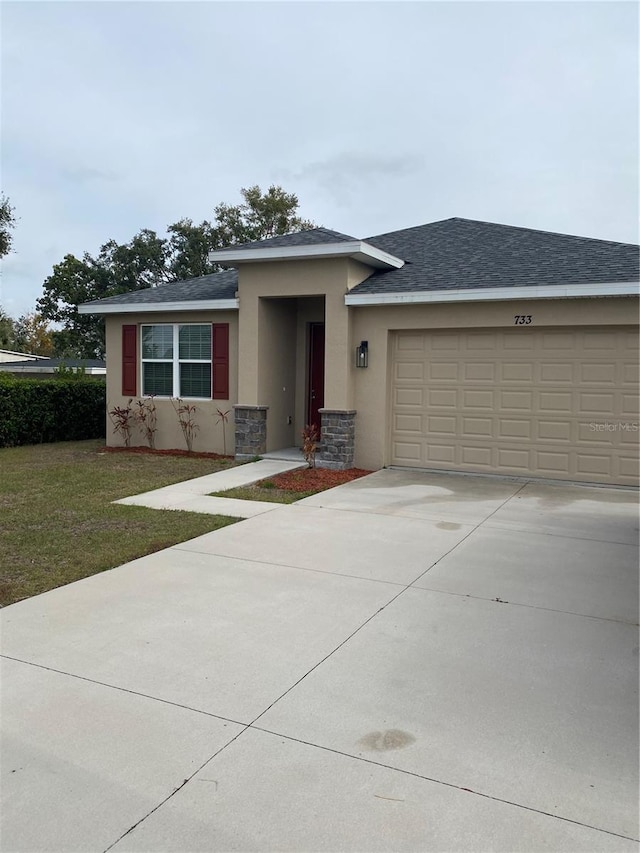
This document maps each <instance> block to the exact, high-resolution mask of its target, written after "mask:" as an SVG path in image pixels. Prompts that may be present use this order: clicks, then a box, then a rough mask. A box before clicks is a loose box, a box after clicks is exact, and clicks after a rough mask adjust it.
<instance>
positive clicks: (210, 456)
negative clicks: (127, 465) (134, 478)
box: [103, 447, 233, 459]
mask: <svg viewBox="0 0 640 853" xmlns="http://www.w3.org/2000/svg"><path fill="white" fill-rule="evenodd" d="M103 450H104V451H106V452H107V453H151V454H152V455H153V456H188V457H189V459H233V456H223V455H222V453H196V452H195V451H192V452H191V453H189V451H188V450H177V449H175V450H152V449H151V448H150V447H103Z"/></svg>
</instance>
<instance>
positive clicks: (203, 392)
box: [180, 362, 211, 397]
mask: <svg viewBox="0 0 640 853" xmlns="http://www.w3.org/2000/svg"><path fill="white" fill-rule="evenodd" d="M180 396H181V397H211V362H209V363H208V364H196V363H193V362H191V363H189V362H181V363H180Z"/></svg>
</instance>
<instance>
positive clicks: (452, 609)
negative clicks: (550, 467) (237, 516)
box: [0, 470, 638, 853]
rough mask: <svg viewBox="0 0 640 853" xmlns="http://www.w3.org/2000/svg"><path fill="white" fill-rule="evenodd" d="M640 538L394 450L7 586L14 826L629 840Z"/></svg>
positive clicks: (179, 836) (275, 836)
mask: <svg viewBox="0 0 640 853" xmlns="http://www.w3.org/2000/svg"><path fill="white" fill-rule="evenodd" d="M637 546H638V505H637V494H636V493H633V492H630V491H624V490H610V489H596V488H586V487H581V486H562V485H540V484H534V483H523V482H514V481H507V480H497V479H485V478H475V477H461V476H447V475H431V474H424V473H422V474H421V473H407V472H401V471H393V470H388V471H380V472H377V473H375V474H373V475H371V476H370V477H366V478H364V479H362V480H358V481H356V482H354V483H351V484H349V485H346V486H341V487H340V488H337V489H334V490H332V491H330V492H325V493H323V494H321V495H317V496H315V497H313V498H308V499H306V500H304V501H301V502H300V503H299V504H297V505H294V506H289V507H282V508H280V509H278V510H277V511H274V512H269V513H267V514H265V515H261V516H257V517H255V518H251V519H249V520H246V521H243V522H240V523H238V524H236V525H233V526H231V527H227V528H225V529H223V530H219V531H216V532H214V533H211V534H207V535H205V536H201V537H199V538H198V539H193V540H191V541H189V542H185V543H183V544H181V545H178V546H176V547H173V548H169V549H167V550H166V551H163V552H160V553H158V554H155V555H152V556H150V557H145V558H143V559H140V560H136V561H134V562H132V563H129V564H128V565H126V566H122V567H120V568H117V569H114V570H113V571H110V572H105V573H103V574H101V575H97V576H95V577H92V578H88V579H87V580H84V581H80V582H78V583H74V584H71V585H69V586H67V587H64V588H61V589H57V590H54V591H52V592H49V593H46V594H45V595H41V596H38V597H36V598H33V599H30V600H28V601H24V602H20V603H19V604H16V605H13V606H11V607H8V608H6V609H5V610H4V611H3V612H2V634H1V638H2V651H3V656H4V659H3V672H2V708H1V710H2V728H3V732H4V743H3V746H2V796H3V801H4V802H3V823H2V826H3V829H2V837H1V841H0V847H1V849H2V851H3V853H9V851H41V850H50V851H60V853H62V852H63V851H64V853H70V851H83V853H87V851H106V850H113V851H117V853H124V851H154V853H162V852H163V851H180V853H185V851H232V850H233V851H276V850H277V851H316V850H318V851H320V850H322V851H404V850H407V851H408V850H411V851H536V853H537V851H554V850H558V851H559V850H562V851H627V850H629V851H631V850H637V849H638V845H637V844H636V842H635V841H634V840H633V839H637V838H638V699H637V686H638V629H637V622H638V614H637V608H638V551H637ZM78 547H82V543H81V542H79V543H78Z"/></svg>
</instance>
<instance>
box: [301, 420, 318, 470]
mask: <svg viewBox="0 0 640 853" xmlns="http://www.w3.org/2000/svg"><path fill="white" fill-rule="evenodd" d="M317 449H318V428H317V426H316V425H315V424H311V426H309V424H307V426H306V427H305V428H304V429H303V430H302V455H303V456H304V461H305V462H306V463H307V465H308V466H309V468H315V467H316V450H317Z"/></svg>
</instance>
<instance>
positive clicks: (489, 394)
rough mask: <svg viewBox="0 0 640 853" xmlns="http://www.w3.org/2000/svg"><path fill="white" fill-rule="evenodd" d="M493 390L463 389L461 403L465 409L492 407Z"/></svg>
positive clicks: (491, 409)
mask: <svg viewBox="0 0 640 853" xmlns="http://www.w3.org/2000/svg"><path fill="white" fill-rule="evenodd" d="M494 396H495V394H494V392H493V391H492V390H488V389H487V390H484V391H471V390H466V389H465V390H463V392H462V405H463V407H464V408H465V409H487V410H488V411H491V412H492V411H493V409H494Z"/></svg>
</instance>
